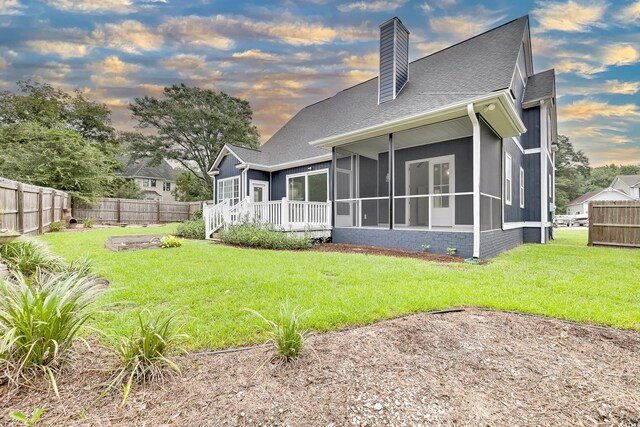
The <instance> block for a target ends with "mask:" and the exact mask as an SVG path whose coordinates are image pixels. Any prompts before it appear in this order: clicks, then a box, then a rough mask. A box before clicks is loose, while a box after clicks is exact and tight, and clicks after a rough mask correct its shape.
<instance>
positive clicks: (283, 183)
mask: <svg viewBox="0 0 640 427" xmlns="http://www.w3.org/2000/svg"><path fill="white" fill-rule="evenodd" d="M321 169H329V197H331V194H332V192H331V188H333V173H332V172H331V162H330V161H327V162H321V163H314V164H311V165H304V166H298V167H296V168H289V169H283V170H279V171H275V172H271V186H270V187H271V188H270V190H269V191H270V192H271V200H278V199H282V198H283V197H286V196H287V175H292V174H296V173H303V172H310V171H318V170H321Z"/></svg>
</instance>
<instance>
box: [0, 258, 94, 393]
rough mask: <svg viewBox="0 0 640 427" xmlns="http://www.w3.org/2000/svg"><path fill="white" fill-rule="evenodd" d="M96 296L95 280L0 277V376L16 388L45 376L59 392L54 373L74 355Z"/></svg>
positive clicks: (52, 276)
mask: <svg viewBox="0 0 640 427" xmlns="http://www.w3.org/2000/svg"><path fill="white" fill-rule="evenodd" d="M99 293H100V286H99V284H98V283H97V282H96V281H95V280H93V279H92V278H90V277H86V276H82V275H79V274H66V273H58V274H49V273H44V272H40V271H38V272H37V273H36V274H35V275H34V276H33V277H32V278H27V277H25V276H23V275H22V274H20V273H17V274H15V276H14V280H11V281H9V280H2V279H0V376H2V377H4V378H5V379H7V380H8V381H9V382H11V383H13V384H14V385H16V386H19V385H20V384H21V383H23V382H24V381H28V380H29V379H30V377H32V376H33V374H37V373H38V372H40V373H44V374H46V376H47V377H48V378H49V380H50V382H51V385H52V386H53V389H54V391H55V392H56V394H57V393H58V388H57V385H56V379H55V374H56V372H57V371H58V369H59V368H60V367H61V366H62V365H63V364H64V363H65V362H67V361H68V360H69V359H71V358H73V356H74V355H75V351H74V349H73V344H74V339H75V338H76V336H77V335H78V333H79V331H80V330H81V329H82V328H83V326H84V324H85V323H86V321H87V320H89V318H91V317H92V316H93V315H94V314H95V313H96V310H95V308H94V306H93V302H94V300H95V299H96V297H97V296H98V295H99Z"/></svg>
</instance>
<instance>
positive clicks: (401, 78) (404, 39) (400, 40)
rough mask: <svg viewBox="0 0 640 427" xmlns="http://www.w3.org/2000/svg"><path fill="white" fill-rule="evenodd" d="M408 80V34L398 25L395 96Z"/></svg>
mask: <svg viewBox="0 0 640 427" xmlns="http://www.w3.org/2000/svg"><path fill="white" fill-rule="evenodd" d="M407 80H409V34H408V33H407V32H406V31H404V29H403V28H402V27H401V26H400V25H398V27H397V31H396V96H397V95H398V93H400V90H401V89H402V88H403V87H404V85H405V83H407Z"/></svg>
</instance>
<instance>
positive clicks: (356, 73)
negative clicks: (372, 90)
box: [342, 70, 378, 86]
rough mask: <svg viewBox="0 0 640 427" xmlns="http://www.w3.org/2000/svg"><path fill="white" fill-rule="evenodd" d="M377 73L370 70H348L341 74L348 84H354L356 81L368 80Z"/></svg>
mask: <svg viewBox="0 0 640 427" xmlns="http://www.w3.org/2000/svg"><path fill="white" fill-rule="evenodd" d="M377 75H378V73H377V72H374V71H371V70H349V71H347V72H346V73H344V74H343V75H342V78H343V80H344V81H345V83H347V84H348V85H350V86H351V85H354V84H358V83H362V82H365V81H367V80H370V79H372V78H374V77H376V76H377Z"/></svg>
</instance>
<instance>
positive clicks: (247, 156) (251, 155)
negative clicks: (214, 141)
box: [227, 144, 265, 164]
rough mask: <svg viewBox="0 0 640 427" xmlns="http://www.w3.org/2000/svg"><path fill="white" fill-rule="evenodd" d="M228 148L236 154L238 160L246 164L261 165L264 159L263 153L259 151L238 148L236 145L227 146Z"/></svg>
mask: <svg viewBox="0 0 640 427" xmlns="http://www.w3.org/2000/svg"><path fill="white" fill-rule="evenodd" d="M227 145H228V146H229V148H230V149H231V150H232V151H233V152H234V153H236V154H237V155H238V156H239V157H240V159H241V160H242V161H244V162H247V163H257V164H263V163H262V162H263V161H264V159H265V155H264V153H263V152H262V151H261V150H260V149H255V148H246V147H240V146H238V145H233V144H227Z"/></svg>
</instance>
